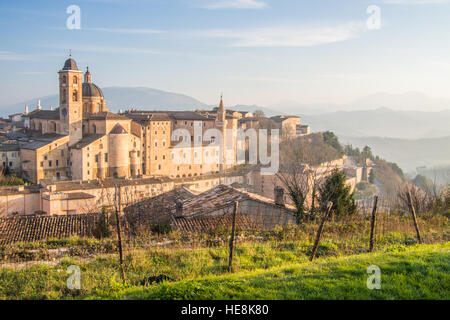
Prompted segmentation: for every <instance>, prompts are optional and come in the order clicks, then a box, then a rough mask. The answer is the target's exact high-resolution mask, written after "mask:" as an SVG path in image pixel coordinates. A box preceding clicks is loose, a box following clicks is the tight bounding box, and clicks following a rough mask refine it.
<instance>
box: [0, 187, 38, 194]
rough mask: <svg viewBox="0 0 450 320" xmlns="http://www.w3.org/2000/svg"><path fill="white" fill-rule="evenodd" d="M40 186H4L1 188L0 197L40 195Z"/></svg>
mask: <svg viewBox="0 0 450 320" xmlns="http://www.w3.org/2000/svg"><path fill="white" fill-rule="evenodd" d="M39 190H40V187H39V186H4V187H0V195H2V196H6V195H13V194H29V193H39Z"/></svg>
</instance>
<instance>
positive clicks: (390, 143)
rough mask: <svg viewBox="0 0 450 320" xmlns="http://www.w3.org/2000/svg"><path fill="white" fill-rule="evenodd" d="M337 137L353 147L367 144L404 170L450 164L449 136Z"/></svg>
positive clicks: (375, 152) (374, 151)
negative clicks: (420, 137)
mask: <svg viewBox="0 0 450 320" xmlns="http://www.w3.org/2000/svg"><path fill="white" fill-rule="evenodd" d="M339 139H340V140H341V142H343V143H345V144H351V145H353V146H354V147H359V148H363V147H364V146H366V145H368V146H370V147H371V148H372V152H373V154H375V155H379V156H380V157H382V158H384V159H387V160H388V161H391V162H395V163H397V164H398V165H399V166H400V167H401V168H402V169H404V170H405V171H414V170H416V168H417V167H422V166H426V167H434V166H441V165H448V164H450V136H448V137H442V138H428V139H416V140H407V139H395V138H381V137H343V136H340V137H339Z"/></svg>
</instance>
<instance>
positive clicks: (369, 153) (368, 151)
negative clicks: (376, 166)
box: [362, 146, 373, 160]
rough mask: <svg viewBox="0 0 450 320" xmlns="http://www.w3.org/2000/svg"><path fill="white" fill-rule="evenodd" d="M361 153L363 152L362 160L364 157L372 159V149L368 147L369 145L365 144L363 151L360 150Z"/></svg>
mask: <svg viewBox="0 0 450 320" xmlns="http://www.w3.org/2000/svg"><path fill="white" fill-rule="evenodd" d="M362 154H363V156H364V160H365V159H370V160H373V154H372V149H370V147H369V146H365V147H364V149H363V151H362Z"/></svg>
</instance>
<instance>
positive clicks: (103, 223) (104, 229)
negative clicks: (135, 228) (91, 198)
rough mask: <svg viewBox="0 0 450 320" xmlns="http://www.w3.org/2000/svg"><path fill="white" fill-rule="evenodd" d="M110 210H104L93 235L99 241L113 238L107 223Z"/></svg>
mask: <svg viewBox="0 0 450 320" xmlns="http://www.w3.org/2000/svg"><path fill="white" fill-rule="evenodd" d="M107 215H108V210H107V208H106V207H103V208H102V213H101V214H100V217H99V220H98V221H97V224H96V226H95V228H94V230H93V235H94V237H96V238H97V239H103V238H108V237H109V236H111V231H110V230H109V226H108V222H107Z"/></svg>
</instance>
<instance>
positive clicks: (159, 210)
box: [124, 187, 195, 226]
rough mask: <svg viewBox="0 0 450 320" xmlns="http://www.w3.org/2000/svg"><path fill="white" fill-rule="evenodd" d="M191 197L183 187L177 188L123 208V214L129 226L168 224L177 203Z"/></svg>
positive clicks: (190, 193) (191, 194)
mask: <svg viewBox="0 0 450 320" xmlns="http://www.w3.org/2000/svg"><path fill="white" fill-rule="evenodd" d="M193 197H195V194H194V193H192V192H191V191H189V190H188V189H186V188H184V187H179V188H176V189H173V190H171V191H169V192H166V193H163V194H161V195H158V196H156V197H152V198H149V199H146V200H143V201H140V202H138V203H135V204H133V205H130V206H128V207H126V208H124V212H125V214H126V217H127V221H128V223H129V224H130V225H131V226H134V225H138V224H139V225H140V224H144V225H152V224H162V223H168V222H170V219H171V212H172V209H174V208H175V206H176V203H177V201H186V200H188V199H192V198H193Z"/></svg>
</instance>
